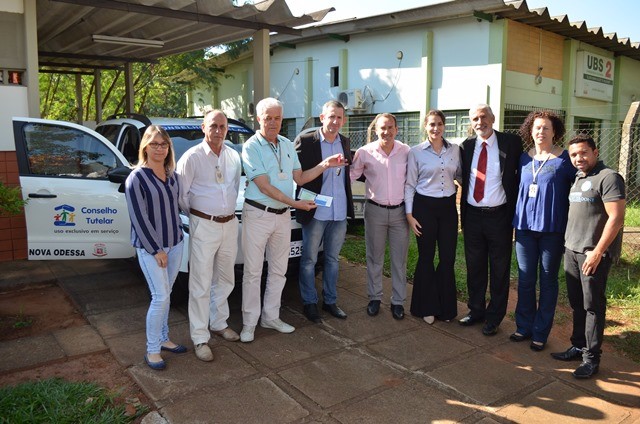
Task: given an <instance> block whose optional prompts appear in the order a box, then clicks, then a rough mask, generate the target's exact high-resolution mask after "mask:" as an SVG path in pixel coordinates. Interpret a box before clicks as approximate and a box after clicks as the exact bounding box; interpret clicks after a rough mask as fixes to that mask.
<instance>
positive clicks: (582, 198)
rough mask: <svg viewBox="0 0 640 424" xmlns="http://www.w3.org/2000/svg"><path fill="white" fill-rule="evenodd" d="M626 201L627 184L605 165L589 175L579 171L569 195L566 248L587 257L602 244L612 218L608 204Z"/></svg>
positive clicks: (600, 165) (598, 166) (593, 170)
mask: <svg viewBox="0 0 640 424" xmlns="http://www.w3.org/2000/svg"><path fill="white" fill-rule="evenodd" d="M624 198H625V188H624V180H623V178H622V176H621V175H620V174H618V173H617V172H616V171H614V170H613V169H611V168H607V167H606V166H605V165H604V164H603V163H602V162H598V163H597V164H596V166H595V167H594V168H593V169H592V170H591V172H589V174H588V175H585V174H584V173H583V172H581V171H578V173H577V174H576V179H575V181H574V183H573V186H572V187H571V191H570V192H569V220H568V223H567V231H566V233H565V243H564V245H565V247H566V248H567V249H571V250H573V251H574V252H580V253H584V252H586V251H587V250H591V249H593V248H594V247H596V245H597V244H598V241H599V240H600V237H601V236H602V232H603V230H604V226H605V224H606V222H607V219H608V218H609V215H607V212H606V210H605V208H604V204H605V203H608V202H615V201H617V200H621V199H624Z"/></svg>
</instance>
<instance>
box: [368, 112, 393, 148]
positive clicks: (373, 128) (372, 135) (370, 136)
mask: <svg viewBox="0 0 640 424" xmlns="http://www.w3.org/2000/svg"><path fill="white" fill-rule="evenodd" d="M381 118H387V119H393V123H394V124H395V127H396V128H398V120H397V119H396V117H395V116H394V115H393V114H391V113H379V114H377V115H376V117H375V118H373V121H371V123H370V124H369V128H368V129H367V144H369V143H371V142H372V141H374V139H375V137H377V136H375V133H376V124H377V123H378V119H381Z"/></svg>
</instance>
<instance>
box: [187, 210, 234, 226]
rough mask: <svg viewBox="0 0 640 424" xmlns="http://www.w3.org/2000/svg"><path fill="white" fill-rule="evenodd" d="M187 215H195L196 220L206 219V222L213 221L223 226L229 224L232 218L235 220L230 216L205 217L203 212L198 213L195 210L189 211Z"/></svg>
mask: <svg viewBox="0 0 640 424" xmlns="http://www.w3.org/2000/svg"><path fill="white" fill-rule="evenodd" d="M189 213H190V214H191V215H195V216H197V217H198V218H202V219H206V220H207V221H214V222H218V223H220V224H224V223H225V222H229V221H231V220H232V219H233V218H235V217H236V216H235V215H233V214H231V215H227V216H211V215H207V214H206V213H204V212H200V211H199V210H197V209H189Z"/></svg>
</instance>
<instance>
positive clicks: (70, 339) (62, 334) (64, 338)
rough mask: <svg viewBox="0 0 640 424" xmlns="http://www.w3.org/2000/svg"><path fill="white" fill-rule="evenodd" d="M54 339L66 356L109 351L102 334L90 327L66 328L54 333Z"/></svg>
mask: <svg viewBox="0 0 640 424" xmlns="http://www.w3.org/2000/svg"><path fill="white" fill-rule="evenodd" d="M53 337H55V339H56V341H57V342H58V345H59V346H60V347H61V348H62V350H63V351H64V353H65V355H66V356H78V355H86V354H88V353H98V352H107V351H108V350H109V348H108V347H107V345H106V344H105V343H104V340H102V337H100V334H98V332H97V331H96V330H95V329H94V328H93V327H92V326H90V325H83V326H81V327H71V328H65V329H64V330H59V331H56V332H54V333H53Z"/></svg>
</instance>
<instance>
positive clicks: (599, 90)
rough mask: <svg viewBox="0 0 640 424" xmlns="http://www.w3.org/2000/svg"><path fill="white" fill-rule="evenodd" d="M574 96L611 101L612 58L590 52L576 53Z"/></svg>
mask: <svg viewBox="0 0 640 424" xmlns="http://www.w3.org/2000/svg"><path fill="white" fill-rule="evenodd" d="M576 59H577V60H576V91H575V95H576V97H585V98H587V99H595V100H603V101H605V102H611V101H613V85H614V79H613V75H614V70H615V69H614V66H615V62H614V61H613V59H611V58H608V57H604V56H600V55H597V54H594V53H591V52H586V51H580V52H577V55H576Z"/></svg>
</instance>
